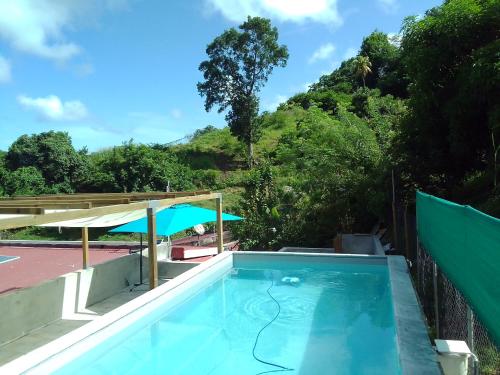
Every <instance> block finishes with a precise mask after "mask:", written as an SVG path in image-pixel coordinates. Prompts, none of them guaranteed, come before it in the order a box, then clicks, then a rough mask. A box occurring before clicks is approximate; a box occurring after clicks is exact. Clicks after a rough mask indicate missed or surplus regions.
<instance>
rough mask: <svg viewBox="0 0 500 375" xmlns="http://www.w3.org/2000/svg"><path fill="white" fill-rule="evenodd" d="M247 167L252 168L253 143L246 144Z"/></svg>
mask: <svg viewBox="0 0 500 375" xmlns="http://www.w3.org/2000/svg"><path fill="white" fill-rule="evenodd" d="M248 167H249V168H250V169H252V168H253V143H252V142H251V141H250V142H248Z"/></svg>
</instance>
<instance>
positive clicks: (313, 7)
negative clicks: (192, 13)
mask: <svg viewBox="0 0 500 375" xmlns="http://www.w3.org/2000/svg"><path fill="white" fill-rule="evenodd" d="M205 1H206V4H207V5H208V6H209V7H210V8H211V10H213V11H218V12H220V13H221V14H222V15H223V16H224V17H225V18H227V19H228V20H230V21H233V22H242V21H244V20H246V18H247V16H264V17H269V18H273V19H277V20H279V21H290V22H303V21H305V20H310V21H315V22H322V23H326V24H330V25H333V26H339V25H341V24H342V18H341V17H340V14H339V12H338V9H337V0H307V1H305V0H205Z"/></svg>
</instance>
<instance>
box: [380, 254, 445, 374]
mask: <svg viewBox="0 0 500 375" xmlns="http://www.w3.org/2000/svg"><path fill="white" fill-rule="evenodd" d="M387 266H388V269H389V279H390V283H389V285H390V288H391V294H392V302H393V313H394V321H395V325H396V333H397V334H396V337H397V345H398V351H399V360H400V365H401V372H402V373H403V374H429V375H442V371H441V367H440V365H439V361H438V357H437V353H436V351H435V350H434V349H433V347H432V344H431V341H430V337H429V334H428V331H427V326H426V324H425V320H424V315H423V311H422V308H421V306H420V303H419V301H418V298H417V295H416V291H415V288H414V285H413V283H412V280H411V275H410V273H409V270H408V266H407V264H406V260H405V258H404V257H403V256H398V255H390V256H387ZM396 286H397V287H396Z"/></svg>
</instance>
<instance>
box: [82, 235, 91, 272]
mask: <svg viewBox="0 0 500 375" xmlns="http://www.w3.org/2000/svg"><path fill="white" fill-rule="evenodd" d="M82 250H83V268H84V269H85V268H87V267H88V266H89V228H88V227H82Z"/></svg>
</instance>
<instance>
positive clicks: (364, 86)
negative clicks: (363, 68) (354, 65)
mask: <svg viewBox="0 0 500 375" xmlns="http://www.w3.org/2000/svg"><path fill="white" fill-rule="evenodd" d="M361 78H363V88H364V89H365V88H366V85H365V76H361Z"/></svg>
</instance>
